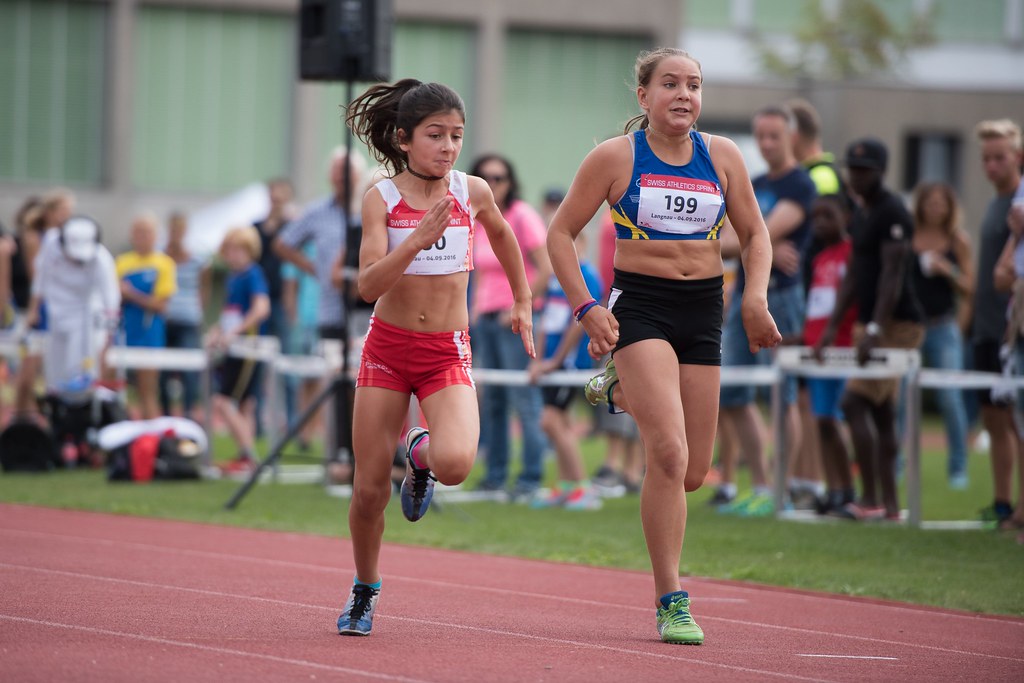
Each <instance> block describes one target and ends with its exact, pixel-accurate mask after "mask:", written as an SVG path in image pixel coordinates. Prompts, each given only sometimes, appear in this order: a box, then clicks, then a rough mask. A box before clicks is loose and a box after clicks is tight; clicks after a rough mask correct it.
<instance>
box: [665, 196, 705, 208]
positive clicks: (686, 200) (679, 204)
mask: <svg viewBox="0 0 1024 683" xmlns="http://www.w3.org/2000/svg"><path fill="white" fill-rule="evenodd" d="M665 210H666V211H673V212H675V213H682V212H683V211H685V212H686V213H694V212H696V211H697V198H696V197H684V196H682V195H679V194H675V195H673V194H667V195H665Z"/></svg>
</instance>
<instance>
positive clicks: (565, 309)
mask: <svg viewBox="0 0 1024 683" xmlns="http://www.w3.org/2000/svg"><path fill="white" fill-rule="evenodd" d="M571 320H572V308H571V307H570V306H569V302H568V301H565V300H564V299H549V300H548V303H547V305H546V306H544V314H543V315H542V316H541V319H540V325H541V329H542V330H544V333H545V334H562V333H563V332H565V330H566V328H567V327H569V322H570V321H571Z"/></svg>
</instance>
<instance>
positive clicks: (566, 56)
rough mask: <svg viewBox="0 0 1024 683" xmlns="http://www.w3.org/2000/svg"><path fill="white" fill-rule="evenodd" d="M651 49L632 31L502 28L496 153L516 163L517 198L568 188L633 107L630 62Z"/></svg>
mask: <svg viewBox="0 0 1024 683" xmlns="http://www.w3.org/2000/svg"><path fill="white" fill-rule="evenodd" d="M650 47H651V45H650V42H649V41H648V40H646V39H643V38H639V37H633V36H609V35H601V34H573V33H553V32H544V31H513V32H511V33H510V34H509V36H508V42H507V54H506V56H505V82H504V88H503V92H504V101H503V103H502V109H501V130H500V140H501V142H500V146H501V149H499V150H497V151H499V152H501V153H503V154H504V155H505V156H507V157H508V158H509V159H510V160H511V161H512V163H513V164H515V166H516V171H517V174H518V175H519V178H520V182H521V184H522V185H523V198H524V199H526V200H527V201H529V202H530V203H532V204H534V205H537V204H538V203H539V200H540V198H541V195H542V193H543V191H544V190H545V189H547V188H548V187H561V188H567V187H568V186H569V183H570V182H572V178H573V176H574V175H575V173H576V169H577V168H579V164H580V162H581V161H583V157H585V156H586V155H587V153H588V152H590V150H591V149H593V148H594V146H595V145H597V144H598V143H599V142H601V141H603V140H605V139H607V138H609V137H612V136H614V135H618V134H621V133H622V127H623V124H625V122H626V121H627V120H628V119H629V118H631V117H632V116H633V115H634V114H637V113H639V111H640V110H639V107H638V106H637V103H636V93H635V87H634V76H633V64H634V63H635V61H636V56H637V53H639V52H640V51H641V50H643V49H648V48H650ZM481 151H489V150H481Z"/></svg>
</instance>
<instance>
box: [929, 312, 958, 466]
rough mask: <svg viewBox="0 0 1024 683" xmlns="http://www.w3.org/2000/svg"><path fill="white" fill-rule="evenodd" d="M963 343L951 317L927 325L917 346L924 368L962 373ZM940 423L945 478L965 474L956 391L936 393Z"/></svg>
mask: <svg viewBox="0 0 1024 683" xmlns="http://www.w3.org/2000/svg"><path fill="white" fill-rule="evenodd" d="M963 347H964V340H963V337H962V336H961V334H960V326H959V325H957V323H956V319H955V318H953V317H952V316H950V317H948V318H943V319H942V320H940V321H938V322H931V323H929V324H928V325H927V327H926V328H925V335H924V343H923V344H921V360H922V362H923V364H924V365H925V367H929V368H938V369H941V370H963V367H964V350H963ZM935 393H936V397H937V398H938V400H939V410H941V411H942V421H943V422H945V423H946V442H947V444H948V449H949V455H948V459H947V462H946V469H947V473H948V474H949V476H954V475H961V474H964V473H965V472H966V471H967V429H968V428H967V408H966V407H965V406H964V396H963V391H962V390H960V389H936V390H935Z"/></svg>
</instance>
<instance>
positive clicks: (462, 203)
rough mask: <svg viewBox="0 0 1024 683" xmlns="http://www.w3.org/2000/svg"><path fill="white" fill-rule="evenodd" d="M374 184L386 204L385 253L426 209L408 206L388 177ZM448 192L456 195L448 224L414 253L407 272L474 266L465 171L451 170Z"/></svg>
mask: <svg viewBox="0 0 1024 683" xmlns="http://www.w3.org/2000/svg"><path fill="white" fill-rule="evenodd" d="M374 187H376V188H377V191H378V192H380V195H381V197H383V198H384V201H385V203H386V204H387V207H388V253H391V252H392V251H394V250H395V249H396V248H397V247H398V245H399V244H401V243H402V242H404V241H405V240H406V239H407V238H408V237H409V235H411V234H412V231H413V230H414V229H415V228H416V226H417V225H419V223H420V220H421V219H422V218H423V216H424V214H426V213H427V212H426V211H425V210H421V209H414V208H412V207H410V206H409V205H408V204H407V203H406V201H405V200H404V199H403V198H402V193H401V192H399V191H398V187H397V186H396V185H395V183H394V182H393V181H392V180H391V179H390V178H386V179H384V180H381V181H380V182H379V183H377V184H376V185H375V186H374ZM448 194H449V195H450V196H451V197H453V198H454V199H455V202H454V203H453V204H452V210H451V214H450V218H449V221H448V227H447V228H445V231H444V233H443V234H442V235H441V239H439V240H438V241H437V242H436V243H434V244H432V245H430V246H429V247H427V248H426V249H424V250H423V251H421V252H420V253H418V254H417V255H416V258H414V259H413V260H412V263H410V264H409V267H408V268H406V269H405V274H406V275H450V274H451V273H461V272H465V271H469V270H473V217H472V216H473V214H472V211H471V210H470V206H469V186H468V185H467V183H466V174H465V173H463V172H461V171H454V170H453V171H452V172H451V176H450V179H449V181H448Z"/></svg>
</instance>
